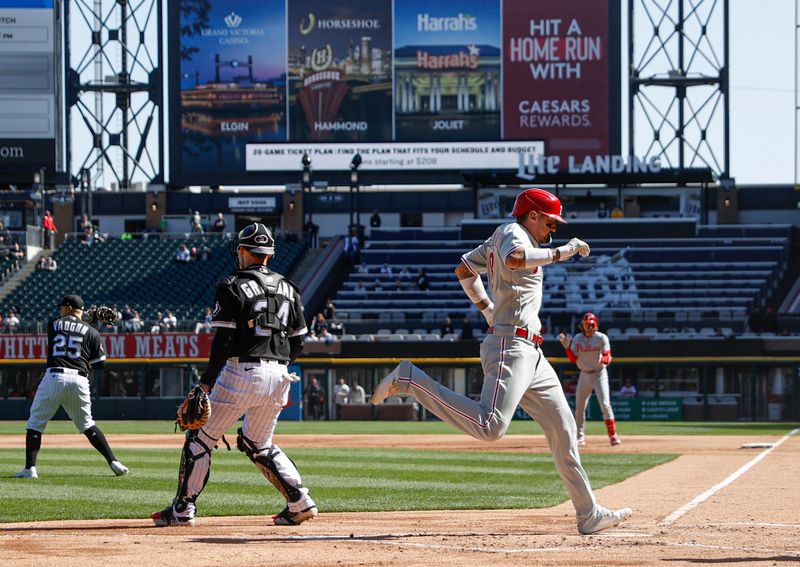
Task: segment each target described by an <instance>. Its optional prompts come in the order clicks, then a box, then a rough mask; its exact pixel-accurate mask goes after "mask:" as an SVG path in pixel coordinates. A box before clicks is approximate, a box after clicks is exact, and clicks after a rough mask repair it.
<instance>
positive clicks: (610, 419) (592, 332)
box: [558, 313, 622, 445]
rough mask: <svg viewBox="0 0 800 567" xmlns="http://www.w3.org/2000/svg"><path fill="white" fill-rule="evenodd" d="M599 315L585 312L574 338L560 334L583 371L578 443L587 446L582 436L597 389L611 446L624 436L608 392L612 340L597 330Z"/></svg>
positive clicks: (577, 399) (569, 355)
mask: <svg viewBox="0 0 800 567" xmlns="http://www.w3.org/2000/svg"><path fill="white" fill-rule="evenodd" d="M597 323H598V321H597V315H595V314H594V313H586V314H585V315H584V316H583V319H582V320H581V332H580V333H578V334H577V335H575V336H574V337H572V338H571V339H570V338H569V337H567V335H565V334H564V333H561V334H560V335H559V336H558V339H559V340H560V341H561V344H562V345H563V346H564V350H566V351H567V358H569V360H570V362H576V363H577V364H578V368H580V370H581V375H580V377H579V378H578V387H577V388H576V390H575V423H576V424H577V425H578V445H586V438H585V437H584V435H583V424H584V421H585V420H586V406H587V404H588V402H589V396H591V395H592V390H594V393H595V395H596V396H597V401H598V402H599V404H600V409H601V410H602V412H603V419H604V420H605V423H606V430H607V431H608V438H609V440H610V441H611V444H612V445H621V444H622V439H620V438H619V435H617V425H616V421H615V420H614V410H612V409H611V396H610V394H609V391H608V371H607V370H606V367H607V366H608V365H609V364H610V363H611V343H610V342H609V340H608V337H607V336H606V335H605V334H603V333H601V332H600V331H598V330H597Z"/></svg>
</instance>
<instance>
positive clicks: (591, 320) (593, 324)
mask: <svg viewBox="0 0 800 567" xmlns="http://www.w3.org/2000/svg"><path fill="white" fill-rule="evenodd" d="M581 324H582V325H583V328H584V329H586V330H592V331H596V330H597V315H595V314H594V313H586V314H585V315H584V316H583V319H582V320H581Z"/></svg>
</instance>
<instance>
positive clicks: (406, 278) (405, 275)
mask: <svg viewBox="0 0 800 567" xmlns="http://www.w3.org/2000/svg"><path fill="white" fill-rule="evenodd" d="M400 277H401V278H402V279H403V281H407V282H410V281H411V272H410V271H409V270H408V268H403V269H402V270H400Z"/></svg>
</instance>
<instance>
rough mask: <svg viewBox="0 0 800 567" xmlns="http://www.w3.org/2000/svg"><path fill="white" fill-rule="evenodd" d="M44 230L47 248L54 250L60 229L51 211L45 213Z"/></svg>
mask: <svg viewBox="0 0 800 567" xmlns="http://www.w3.org/2000/svg"><path fill="white" fill-rule="evenodd" d="M42 228H43V229H44V238H45V248H50V249H51V250H52V249H53V247H54V246H55V235H56V233H57V232H58V229H57V228H56V221H54V220H53V217H52V216H51V215H50V211H45V212H44V218H43V219H42Z"/></svg>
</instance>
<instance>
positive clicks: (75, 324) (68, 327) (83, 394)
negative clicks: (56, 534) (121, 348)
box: [16, 295, 128, 478]
mask: <svg viewBox="0 0 800 567" xmlns="http://www.w3.org/2000/svg"><path fill="white" fill-rule="evenodd" d="M83 308H84V303H83V299H81V298H80V297H79V296H77V295H67V296H65V297H64V299H62V300H61V303H59V317H58V318H57V319H52V320H50V321H49V322H48V323H47V369H46V370H45V373H44V376H43V377H42V381H41V382H40V383H39V387H38V388H37V390H36V395H35V396H34V397H33V404H32V405H31V413H30V416H29V417H28V424H27V425H26V429H27V433H26V435H25V468H24V469H22V470H21V471H20V472H18V473H17V475H16V476H17V478H39V473H38V472H37V470H36V458H37V457H38V456H39V449H40V448H41V446H42V434H43V433H44V430H45V427H47V423H48V422H49V421H50V420H51V419H52V418H53V416H54V415H55V413H56V411H58V408H59V406H63V407H64V410H65V411H66V412H67V415H69V417H70V419H71V420H72V422H73V423H74V424H75V427H77V428H78V431H80V432H81V433H83V434H84V435H86V438H87V439H88V440H89V442H90V443H91V444H92V446H93V447H94V448H95V449H97V450H98V451H99V452H100V454H101V455H103V457H105V459H106V461H107V462H108V466H109V467H111V470H112V471H114V474H115V475H117V476H122V475H124V474H127V473H128V467H126V466H125V465H123V464H122V463H121V462H119V461H118V460H117V458H116V457H115V456H114V452H113V451H112V450H111V447H109V446H108V441H107V440H106V436H105V435H103V432H102V431H100V428H99V427H97V425H95V423H94V419H92V400H91V397H90V393H89V370H90V368H92V367H94V368H99V367H101V366H102V365H103V362H104V361H105V359H106V350H105V346H104V345H103V339H102V338H101V337H100V333H98V332H97V329H95V328H94V327H92V326H91V325H89V323H88V322H85V321H83V320H82V316H83Z"/></svg>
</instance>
